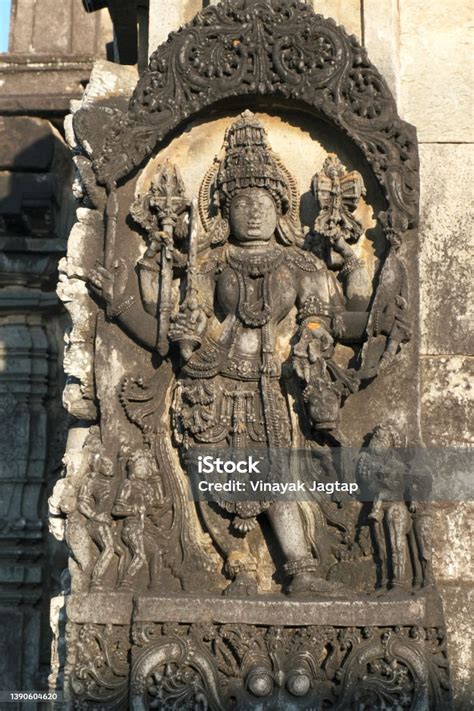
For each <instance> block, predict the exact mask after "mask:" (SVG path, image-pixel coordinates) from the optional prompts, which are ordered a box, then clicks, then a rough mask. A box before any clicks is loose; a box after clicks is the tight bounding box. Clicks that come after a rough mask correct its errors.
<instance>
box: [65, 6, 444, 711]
mask: <svg viewBox="0 0 474 711" xmlns="http://www.w3.org/2000/svg"><path fill="white" fill-rule="evenodd" d="M115 69H116V68H115V67H112V69H110V68H109V69H103V70H101V71H105V72H106V73H107V72H109V71H110V72H112V74H113V72H114V71H115ZM120 72H121V73H120V76H118V74H117V76H115V74H113V76H107V77H106V80H104V77H103V76H101V74H100V72H99V74H98V77H97V81H96V79H95V78H94V77H93V78H92V81H91V86H90V88H88V91H87V92H86V95H85V98H84V101H83V102H82V103H80V104H79V102H78V103H77V104H76V105H75V106H74V107H73V108H74V115H73V116H72V117H71V118H70V119H69V120H68V126H67V131H68V138H69V140H70V143H71V145H72V146H73V148H74V151H75V154H76V165H77V167H78V171H79V175H78V180H77V188H78V191H77V195H78V197H79V198H80V199H81V203H80V209H79V210H78V218H79V222H78V225H76V227H75V229H74V232H73V233H72V236H71V239H70V244H69V251H68V257H67V260H65V261H64V262H63V263H62V265H61V288H60V293H61V296H62V298H63V299H64V300H65V301H66V302H67V304H68V308H69V311H70V313H71V318H72V321H73V326H74V328H73V330H72V331H71V335H70V340H69V342H68V343H67V351H68V358H67V360H66V365H67V370H68V374H69V376H70V381H69V383H68V393H69V396H67V397H66V404H67V406H68V407H69V410H70V412H71V414H72V415H73V416H75V417H78V418H80V421H79V422H78V423H76V425H74V427H73V429H72V431H71V436H70V444H69V447H70V449H71V448H72V449H73V448H74V446H75V445H74V443H75V442H79V441H80V443H79V445H78V446H77V448H78V449H79V450H80V454H81V461H82V464H81V467H82V469H81V476H78V477H76V478H74V477H73V481H71V482H68V484H69V483H71V487H70V488H67V487H66V485H64V487H65V488H64V491H65V492H66V491H68V492H71V497H72V499H74V498H75V501H66V499H67V498H68V497H67V496H66V494H65V496H64V497H62V496H61V490H60V489H61V487H60V486H59V487H58V497H57V498H56V499H55V503H56V504H57V505H56V508H55V511H56V512H57V516H59V517H61V516H63V515H64V514H65V513H67V516H68V522H67V524H66V538H68V530H70V532H71V534H72V531H73V529H74V535H71V536H70V540H69V538H68V541H69V544H70V547H71V550H72V555H71V562H70V570H71V577H72V587H71V589H72V592H73V593H74V594H73V595H72V596H71V599H69V600H68V604H67V606H66V610H67V612H66V614H67V634H68V648H69V649H68V659H67V662H66V667H65V671H64V678H65V679H66V680H67V683H66V686H67V687H68V689H69V691H70V701H71V704H72V705H74V704H76V705H80V704H82V703H84V704H85V705H86V706H87V704H89V703H92V704H95V705H96V704H97V703H99V704H100V705H104V706H105V705H107V704H109V706H110V708H116V709H117V710H118V709H122V708H133V709H135V710H136V711H138V710H140V711H145V709H147V708H154V707H156V708H158V707H160V708H161V707H168V706H170V707H171V706H173V707H176V708H177V707H178V706H180V707H181V706H182V705H183V704H184V705H188V706H190V707H191V706H193V707H195V706H196V707H197V706H199V707H200V708H201V707H202V708H210V709H211V708H212V709H216V711H218V710H220V709H223V708H228V707H230V706H232V707H235V708H236V709H238V708H242V709H244V708H261V709H273V708H276V707H277V706H278V707H282V708H283V706H284V707H285V708H289V709H295V711H296V709H308V708H315V709H316V708H322V707H323V706H324V707H326V706H327V707H328V708H335V709H340V710H341V711H342V709H345V708H359V707H360V708H362V707H366V706H367V705H369V706H371V707H374V708H375V707H378V706H380V708H382V707H383V708H386V707H387V708H388V707H392V706H394V705H398V706H400V707H403V708H405V707H406V708H415V706H416V707H418V706H420V707H421V706H423V707H424V706H426V705H427V704H431V705H432V707H433V708H447V707H449V685H448V671H447V656H446V642H445V634H444V629H443V627H444V622H443V618H442V614H441V612H440V607H439V605H438V600H437V599H436V594H435V593H434V591H433V590H429V594H426V593H425V592H424V590H423V589H422V586H424V587H429V586H431V580H432V574H431V562H430V557H431V556H430V554H431V549H430V544H431V541H430V528H429V507H428V505H427V503H426V498H427V497H426V495H425V494H424V493H423V491H420V490H419V487H417V485H415V484H416V481H415V479H414V477H413V472H414V471H415V468H414V465H413V463H412V462H411V461H409V460H408V459H407V458H403V459H402V456H401V455H400V456H399V455H397V454H394V453H393V452H392V453H390V454H387V451H386V450H387V448H388V449H391V450H393V449H394V447H395V436H394V432H393V431H388V430H386V429H385V428H380V429H379V430H378V431H376V432H375V434H374V437H373V439H372V441H371V442H370V446H369V449H368V451H367V452H366V453H365V454H364V455H362V457H361V459H360V462H359V465H358V468H357V469H358V472H357V473H358V476H359V478H360V480H363V482H364V483H365V484H366V485H367V486H368V487H372V488H371V492H372V497H373V500H375V503H374V506H373V507H372V509H371V510H370V511H369V510H368V509H369V507H366V506H365V505H364V502H363V501H360V500H357V499H356V498H354V497H352V498H350V500H348V499H346V498H344V497H343V496H341V497H340V496H339V495H336V494H334V495H326V494H318V493H316V494H314V495H312V496H310V497H308V499H307V500H304V501H302V500H298V501H291V500H289V499H286V500H281V499H277V497H276V496H275V495H273V494H272V493H271V492H270V493H267V492H266V493H265V494H252V495H251V497H250V498H251V500H239V499H236V498H232V499H231V497H230V495H227V494H226V493H219V495H218V496H216V497H215V500H213V501H198V502H194V501H191V500H190V498H189V480H190V477H189V476H188V472H187V469H186V467H187V463H188V462H189V461H190V460H192V459H193V457H194V458H195V457H197V456H198V455H199V453H201V452H203V451H205V452H210V453H212V454H214V455H221V453H222V452H223V451H224V452H226V451H227V452H228V453H229V456H231V454H232V453H234V452H242V453H244V452H249V451H252V450H253V449H255V450H259V451H260V453H261V454H262V455H263V456H264V459H265V461H266V464H267V465H268V468H269V470H270V476H271V477H272V478H274V479H281V478H284V477H285V476H286V475H287V474H288V472H289V468H288V467H289V460H290V459H291V458H292V457H293V455H294V454H295V452H298V453H300V454H301V455H302V456H301V458H300V459H299V460H298V467H299V468H300V469H299V471H298V474H299V475H301V477H302V478H305V477H306V476H308V478H310V479H312V478H314V476H316V474H317V475H318V477H319V475H324V476H325V477H326V478H327V479H328V480H330V479H331V477H332V478H333V479H334V477H337V478H341V479H342V480H343V481H344V482H349V481H350V482H353V481H354V467H353V466H352V462H350V463H349V459H350V457H349V455H350V451H349V449H350V448H357V449H358V448H359V447H360V446H361V442H362V440H363V438H364V437H365V435H366V433H367V432H369V431H371V430H372V428H373V427H374V424H375V423H377V422H382V421H384V418H385V417H386V413H387V412H390V413H391V416H392V417H393V419H394V420H395V421H397V422H403V426H404V427H406V431H410V434H411V436H412V437H413V444H414V445H415V446H416V445H417V444H418V443H419V441H420V433H419V432H418V430H417V427H418V420H417V415H416V413H415V412H414V411H413V408H412V407H411V404H410V403H411V401H415V398H416V397H417V387H418V381H417V352H416V348H417V341H416V339H414V340H413V341H412V342H411V343H410V344H409V345H408V346H407V347H403V348H402V345H403V344H405V343H408V341H409V339H410V321H411V319H412V317H413V313H412V312H411V306H410V300H409V288H408V287H409V286H410V289H413V288H414V289H415V291H416V279H417V276H416V227H417V219H418V194H419V191H418V153H417V143H416V132H415V129H414V128H413V127H412V126H410V125H409V124H406V123H405V122H404V121H402V120H401V119H400V117H399V116H398V114H397V109H396V103H395V101H394V99H393V97H392V96H391V94H390V91H389V89H388V87H387V85H386V83H385V81H384V79H383V78H382V77H381V76H380V74H379V73H378V72H377V70H376V69H375V67H373V65H372V64H371V63H370V61H369V59H368V58H367V54H366V52H365V50H364V49H363V48H362V47H361V46H360V45H359V44H358V42H357V41H356V39H355V38H354V37H349V36H348V35H347V34H346V33H345V31H344V30H343V28H341V27H338V26H337V25H336V24H335V23H334V22H333V21H331V20H326V19H324V18H323V17H322V16H321V15H316V14H315V13H314V12H313V10H312V8H311V6H310V4H308V3H302V2H300V1H299V0H223V2H220V3H213V4H210V5H209V6H208V7H206V8H205V9H204V10H203V11H202V12H200V13H198V15H197V16H196V17H195V18H194V19H193V20H192V21H191V22H190V23H188V24H187V25H186V26H184V27H183V28H181V29H180V31H179V32H176V33H173V34H172V35H170V37H169V40H168V41H167V42H166V43H165V44H163V45H162V46H161V47H159V48H158V49H157V50H156V52H154V53H153V54H152V55H151V58H150V65H149V67H148V68H147V69H146V70H145V71H144V72H143V73H142V74H141V76H140V78H139V79H138V84H137V85H136V87H135V79H134V78H133V77H132V75H131V73H130V72H129V71H128V70H127V71H125V69H124V68H123V67H121V68H120ZM104 87H107V95H106V96H104ZM112 87H115V88H112ZM134 87H135V88H134ZM97 97H100V98H97ZM250 109H251V110H252V111H255V112H257V113H255V114H254V113H252V112H251V111H250ZM240 112H243V113H240ZM224 131H225V133H224ZM287 137H288V141H287ZM222 138H224V142H223V145H222V148H221V150H220V153H218V155H217V156H216V157H215V158H214V160H212V159H213V156H214V155H215V152H216V150H219V145H221V142H222ZM293 139H294V142H293ZM306 147H307V148H308V154H306V153H305V149H306ZM309 156H311V158H310V157H309ZM208 166H209V167H208ZM346 166H347V167H346ZM356 168H357V170H356ZM314 174H315V175H314ZM312 176H314V177H312ZM414 301H415V303H416V298H415V299H414ZM399 353H400V355H398V354H399ZM82 356H83V357H82ZM400 365H403V368H404V370H401V369H400V370H398V366H400ZM387 366H388V367H387ZM381 371H384V372H383V375H382V377H381V378H379V379H378V380H377V381H375V378H376V377H377V376H378V375H379V374H380V372H381ZM71 393H72V394H71ZM84 420H87V423H86V424H85V423H84ZM95 426H97V428H98V431H95V430H94V427H95ZM87 427H89V428H90V429H89V432H90V433H91V434H90V435H89V437H88V438H87V439H86V444H85V446H84V447H83V445H82V443H83V441H84V437H85V433H84V430H85V429H86V428H87ZM74 429H77V432H75V431H74ZM81 448H82V449H81ZM346 455H347V457H346ZM112 462H113V463H114V466H113V472H112V468H111V463H112ZM71 471H72V469H71ZM70 476H71V472H69V467H68V473H67V476H66V478H65V479H66V480H68V479H70ZM74 492H75V493H74ZM63 498H64V501H63ZM247 498H248V497H247ZM58 501H59V503H58ZM63 504H64V505H63ZM66 508H68V509H69V511H70V512H71V513H69V512H66V511H65V509H66ZM369 514H370V515H371V518H369ZM69 521H71V523H72V528H71V529H70V525H69ZM84 534H86V535H84ZM81 536H82V538H83V539H84V543H85V545H83V546H81V545H79V542H80V538H81ZM377 558H379V559H380V561H379V562H380V563H381V565H380V566H379V567H380V568H381V570H380V571H379V572H380V573H381V574H380V576H379V578H380V579H379V583H381V584H382V586H383V587H385V586H387V585H388V586H390V587H391V588H393V590H394V591H396V593H397V596H400V597H401V598H403V599H404V601H406V600H408V599H409V601H410V602H409V604H406V605H405V604H403V603H400V600H399V599H398V597H397V598H396V599H391V597H390V596H388V597H381V596H379V594H378V593H377V592H375V593H374V588H375V586H376V577H377ZM411 564H412V565H411ZM78 581H79V582H78ZM91 583H92V585H91V587H90V589H89V585H90V584H91ZM412 583H413V584H412ZM101 590H107V594H106V595H104V594H96V592H97V591H99V593H100V591H101ZM222 592H224V595H221V593H222ZM76 593H77V594H76ZM257 593H259V594H260V593H262V594H260V595H258V594H257ZM282 593H286V594H288V595H289V596H291V599H287V598H285V597H284V596H283V595H282ZM354 596H359V599H358V600H357V603H356V604H354ZM236 597H239V598H241V599H235V598H236ZM300 598H303V600H304V601H303V602H302V601H300ZM330 598H331V604H330V605H329V604H327V601H328V599H330ZM91 609H93V611H94V614H93V617H92V615H91V614H89V611H90V610H91ZM428 620H429V622H428ZM428 624H429V627H428V626H427V625H428ZM71 690H72V691H71ZM68 700H69V699H68ZM446 703H447V705H446Z"/></svg>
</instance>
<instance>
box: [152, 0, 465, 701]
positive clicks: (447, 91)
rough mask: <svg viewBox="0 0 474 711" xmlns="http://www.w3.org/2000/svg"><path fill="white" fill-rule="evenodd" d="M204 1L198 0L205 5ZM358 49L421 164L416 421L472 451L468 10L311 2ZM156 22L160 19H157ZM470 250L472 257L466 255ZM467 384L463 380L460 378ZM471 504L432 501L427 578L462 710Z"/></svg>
mask: <svg viewBox="0 0 474 711" xmlns="http://www.w3.org/2000/svg"><path fill="white" fill-rule="evenodd" d="M206 4H212V2H211V3H209V2H207V3H206V2H204V5H206ZM312 4H313V6H314V9H315V11H316V12H319V13H321V14H323V15H325V16H327V17H333V18H334V19H335V20H336V21H337V22H338V23H340V24H342V25H344V26H345V27H346V29H347V30H348V31H350V32H351V33H353V34H355V35H356V36H357V37H358V38H359V39H360V40H361V41H362V42H363V44H364V45H365V46H366V47H367V50H368V52H369V56H370V58H371V60H372V61H373V62H374V64H375V65H376V66H377V67H378V69H379V70H380V72H381V73H382V74H383V75H384V77H385V78H386V79H387V81H388V83H389V85H390V88H391V90H392V92H393V94H394V96H395V97H396V99H397V103H398V106H399V110H400V113H401V116H402V118H404V119H405V120H407V121H409V122H410V123H413V124H414V125H415V126H416V127H417V131H418V139H419V142H420V159H421V224H420V262H419V270H420V322H421V388H420V393H419V418H420V426H421V432H422V436H423V440H424V443H425V445H426V446H441V447H456V446H466V445H468V444H472V441H473V433H472V425H471V426H470V425H469V412H470V408H471V407H472V402H471V401H472V394H471V393H472V388H471V389H470V387H469V380H470V379H471V381H472V370H473V359H472V352H473V349H472V333H471V334H469V328H470V327H471V331H472V310H471V312H470V313H469V309H470V308H471V309H472V306H471V304H472V289H471V287H470V285H471V283H472V278H471V279H470V278H469V265H470V263H469V256H470V259H471V264H472V247H473V243H472V215H471V214H469V211H470V209H471V208H470V204H471V203H472V184H473V180H474V176H473V165H474V161H473V158H472V151H473V146H472V142H473V123H472V102H473V98H472V58H471V57H472V46H470V45H471V43H470V42H469V40H470V37H469V26H470V25H472V19H473V12H472V6H471V4H470V3H469V2H467V1H466V0H452V2H449V3H446V2H443V1H442V0H435V1H434V2H430V3H426V2H425V0H360V1H359V0H343V1H342V0H314V1H313V3H312ZM201 6H202V3H201V2H200V1H199V0H183V1H182V2H176V1H175V2H173V3H167V8H166V9H165V10H163V7H162V3H161V2H160V0H151V2H150V8H151V13H150V18H151V21H150V44H149V46H150V50H151V51H152V50H153V49H155V47H156V46H157V45H158V44H159V43H160V42H162V41H164V40H165V38H166V36H167V33H168V32H169V31H171V30H173V29H175V28H176V26H177V25H178V24H179V23H180V22H185V21H188V20H189V19H191V17H192V16H193V15H194V14H195V12H196V11H197V10H198V9H200V7H201ZM156 17H159V22H157V21H156V19H155V18H156ZM469 250H471V251H469ZM470 376H471V377H470ZM471 521H472V504H471V503H470V502H461V503H449V504H448V503H447V504H437V505H436V510H435V515H434V547H435V558H434V561H435V566H436V575H437V580H438V584H439V586H440V590H441V592H442V594H443V597H444V605H445V614H446V619H447V625H448V631H449V645H450V660H451V673H452V677H453V683H454V695H455V700H456V705H457V708H458V709H462V708H468V707H470V705H471V703H472V693H473V692H472V672H473V669H472V664H473V660H472V656H471V649H470V644H469V643H468V642H467V640H469V639H470V638H471V637H472V631H471V628H470V620H469V617H470V615H471V616H472V608H473V602H472V597H470V596H472V577H473V573H472V563H471V556H470V551H469V549H470V540H471V536H470V535H469V531H470V530H472V529H471V528H470V526H472V524H471Z"/></svg>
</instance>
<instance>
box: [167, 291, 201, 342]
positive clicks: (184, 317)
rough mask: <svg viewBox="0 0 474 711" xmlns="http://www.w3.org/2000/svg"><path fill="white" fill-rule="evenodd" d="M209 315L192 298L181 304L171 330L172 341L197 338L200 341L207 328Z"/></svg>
mask: <svg viewBox="0 0 474 711" xmlns="http://www.w3.org/2000/svg"><path fill="white" fill-rule="evenodd" d="M206 324H207V316H206V314H205V313H204V311H203V309H201V308H200V306H199V305H198V303H197V301H195V300H194V299H192V300H191V301H189V302H188V303H185V304H183V305H182V306H181V308H180V310H179V312H178V314H177V315H176V316H175V318H174V320H173V323H172V325H171V328H170V331H169V338H170V340H171V341H183V340H196V341H197V342H198V343H199V342H200V340H201V336H202V334H203V333H204V331H205V330H206Z"/></svg>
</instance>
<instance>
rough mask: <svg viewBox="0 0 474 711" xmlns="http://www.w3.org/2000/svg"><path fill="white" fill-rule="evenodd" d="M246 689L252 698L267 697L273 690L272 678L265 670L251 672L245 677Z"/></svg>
mask: <svg viewBox="0 0 474 711" xmlns="http://www.w3.org/2000/svg"><path fill="white" fill-rule="evenodd" d="M247 688H248V690H249V691H250V693H251V694H253V695H254V696H268V695H269V694H271V693H272V690H273V678H272V676H271V674H270V673H269V672H268V671H267V670H266V669H262V670H259V671H254V672H251V673H250V674H249V675H248V677H247Z"/></svg>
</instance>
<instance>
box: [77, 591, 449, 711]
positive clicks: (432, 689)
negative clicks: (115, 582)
mask: <svg viewBox="0 0 474 711" xmlns="http://www.w3.org/2000/svg"><path fill="white" fill-rule="evenodd" d="M65 604H66V609H67V618H68V622H67V633H66V636H67V639H68V640H69V649H68V658H67V662H66V667H65V680H66V684H65V692H66V699H67V700H68V701H69V702H71V703H73V704H75V705H76V706H77V707H78V708H104V709H105V708H107V709H117V710H119V709H127V708H131V709H133V711H145V710H146V709H153V708H158V709H161V708H167V709H168V708H170V709H183V708H189V709H191V708H192V709H194V708H203V709H204V708H205V709H215V710H216V711H218V710H220V709H241V710H242V711H244V709H251V708H255V709H257V708H258V709H275V708H284V709H308V708H311V709H341V710H342V709H349V708H351V709H362V708H387V704H388V707H389V708H401V709H415V708H416V709H419V708H429V709H443V710H444V709H446V708H449V704H450V687H449V681H448V674H447V657H446V649H445V644H446V640H445V630H444V625H443V617H442V611H441V605H440V600H439V598H438V597H437V595H435V594H432V595H426V596H421V597H417V598H414V597H413V596H410V595H406V596H403V595H399V596H396V597H392V596H386V597H382V598H380V599H378V600H370V601H369V600H367V599H364V598H363V597H362V596H361V597H359V598H355V599H339V600H333V601H332V602H329V601H326V600H324V601H322V600H321V601H314V600H313V601H307V602H306V601H298V602H296V601H291V600H287V599H285V598H284V597H283V596H281V597H277V596H263V597H261V598H260V599H258V600H240V599H238V598H233V599H232V598H222V597H220V596H208V597H199V596H196V595H183V594H181V595H177V596H167V595H140V596H135V597H133V596H132V595H128V594H123V593H93V594H77V595H71V596H69V597H67V598H66V602H65Z"/></svg>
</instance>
